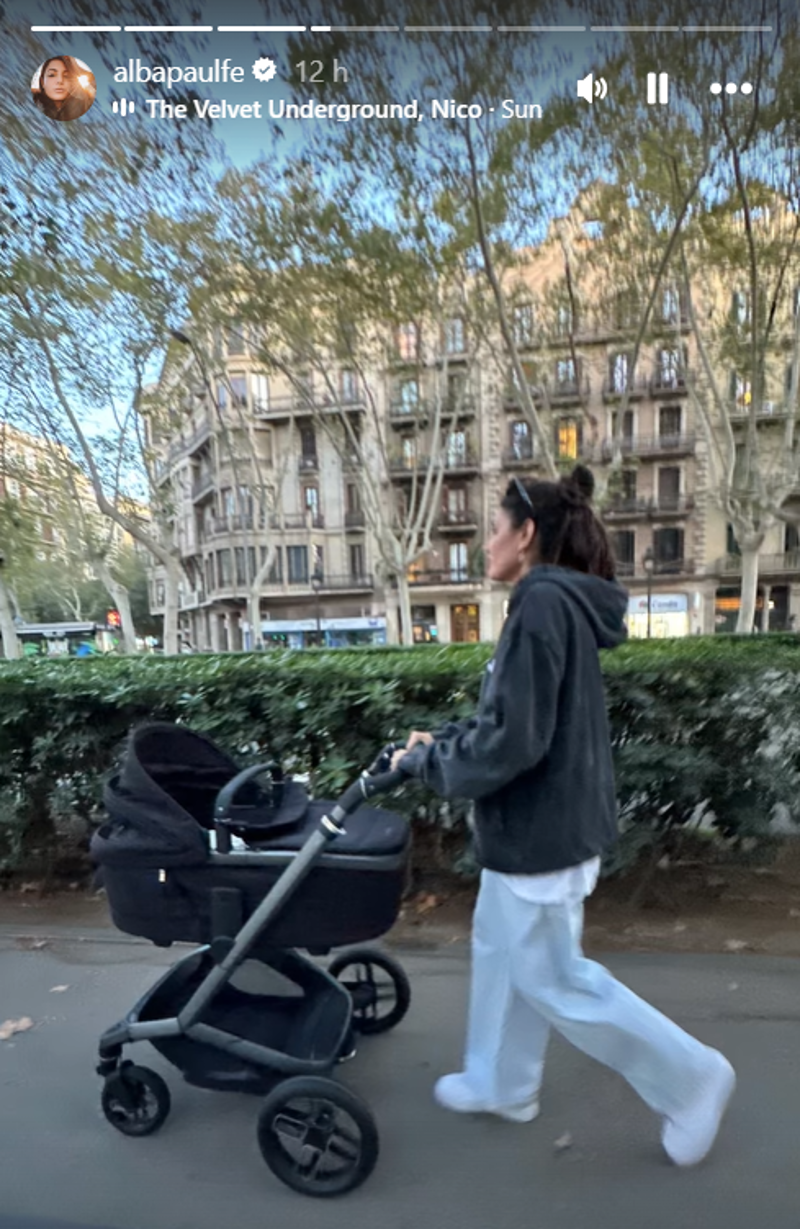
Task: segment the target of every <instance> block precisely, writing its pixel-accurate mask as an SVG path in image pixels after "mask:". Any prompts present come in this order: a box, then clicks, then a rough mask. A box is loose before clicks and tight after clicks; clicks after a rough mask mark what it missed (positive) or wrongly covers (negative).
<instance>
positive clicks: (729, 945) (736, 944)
mask: <svg viewBox="0 0 800 1229" xmlns="http://www.w3.org/2000/svg"><path fill="white" fill-rule="evenodd" d="M746 947H747V944H746V943H745V941H744V939H726V940H725V950H726V951H728V952H741V951H743V950H744V949H745V948H746Z"/></svg>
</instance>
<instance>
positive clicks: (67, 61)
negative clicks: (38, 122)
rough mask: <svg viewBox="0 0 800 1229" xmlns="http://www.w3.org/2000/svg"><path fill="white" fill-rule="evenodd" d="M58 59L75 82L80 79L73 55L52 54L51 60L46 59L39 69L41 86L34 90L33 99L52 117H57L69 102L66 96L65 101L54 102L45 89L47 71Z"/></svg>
mask: <svg viewBox="0 0 800 1229" xmlns="http://www.w3.org/2000/svg"><path fill="white" fill-rule="evenodd" d="M56 60H60V61H61V63H62V64H63V65H64V67H65V68H66V70H67V72H68V73H69V75H70V77H71V78H72V80H73V81H74V82H77V80H78V68H77V65H76V64H75V60H74V57H73V56H71V55H51V56H50V59H49V60H45V62H44V64H43V65H42V67H41V69H40V70H39V86H38V89H35V90H34V91H33V101H34V102H35V103H36V105H37V107H39V108H40V110H42V111H44V113H45V115H47V116H49V118H50V119H55V118H56V116H58V114H59V112H60V111H61V110H62V109H63V107H64V104H65V103H66V102H68V98H65V99H64V102H63V103H61V104H60V105H59V104H58V103H56V102H54V101H53V99H52V98H48V97H47V94H46V93H45V91H44V79H45V74H46V73H47V70H48V68H49V67H50V65H51V64H54V63H55V61H56Z"/></svg>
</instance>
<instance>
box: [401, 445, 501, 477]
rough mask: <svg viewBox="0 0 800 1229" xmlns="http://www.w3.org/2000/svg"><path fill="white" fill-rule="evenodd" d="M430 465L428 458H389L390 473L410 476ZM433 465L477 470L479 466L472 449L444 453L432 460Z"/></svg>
mask: <svg viewBox="0 0 800 1229" xmlns="http://www.w3.org/2000/svg"><path fill="white" fill-rule="evenodd" d="M430 464H431V457H430V456H420V457H406V456H402V455H399V456H397V455H396V456H393V457H390V458H389V470H390V472H391V473H400V474H410V473H413V472H414V471H415V470H416V471H419V472H422V471H424V470H426V469H427V468H428V466H429V465H430ZM434 464H435V465H437V466H440V467H441V468H443V469H447V470H454V469H477V467H478V465H479V461H478V456H477V453H475V452H473V451H472V449H466V450H465V451H464V452H460V453H456V452H445V453H444V454H443V455H441V456H438V457H436V458H435V459H434Z"/></svg>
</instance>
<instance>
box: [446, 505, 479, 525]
mask: <svg viewBox="0 0 800 1229" xmlns="http://www.w3.org/2000/svg"><path fill="white" fill-rule="evenodd" d="M437 523H438V526H439V528H440V529H445V530H446V529H464V528H465V527H467V526H469V527H472V528H474V529H477V527H478V517H477V514H476V513H475V512H473V511H472V509H471V508H445V509H444V510H443V511H442V513H441V514H440V516H439V518H438V522H437Z"/></svg>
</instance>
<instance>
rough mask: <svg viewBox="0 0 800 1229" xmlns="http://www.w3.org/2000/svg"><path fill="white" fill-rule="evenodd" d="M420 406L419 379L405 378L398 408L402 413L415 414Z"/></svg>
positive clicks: (401, 387) (401, 386)
mask: <svg viewBox="0 0 800 1229" xmlns="http://www.w3.org/2000/svg"><path fill="white" fill-rule="evenodd" d="M418 406H419V381H418V380H403V382H402V384H401V385H400V399H399V403H398V406H397V409H398V410H399V411H400V413H401V414H413V413H414V411H415V410H416V409H417V407H418Z"/></svg>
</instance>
